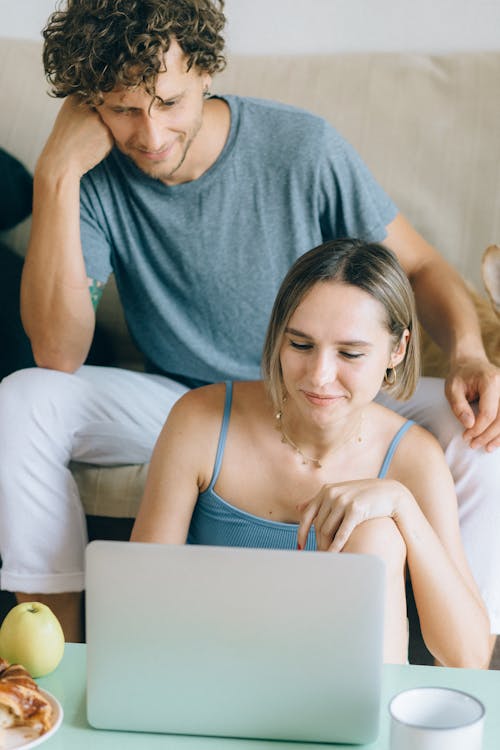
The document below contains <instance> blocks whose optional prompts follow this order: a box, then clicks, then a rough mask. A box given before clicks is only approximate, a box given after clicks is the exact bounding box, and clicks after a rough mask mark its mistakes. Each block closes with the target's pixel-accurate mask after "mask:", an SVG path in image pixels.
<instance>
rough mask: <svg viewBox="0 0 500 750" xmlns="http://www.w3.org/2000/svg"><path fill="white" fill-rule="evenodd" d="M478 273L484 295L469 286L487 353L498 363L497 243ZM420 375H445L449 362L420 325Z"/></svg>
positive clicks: (499, 300) (499, 249) (499, 296)
mask: <svg viewBox="0 0 500 750" xmlns="http://www.w3.org/2000/svg"><path fill="white" fill-rule="evenodd" d="M481 276H482V279H483V284H484V287H485V289H486V293H487V295H488V296H487V297H482V296H480V295H479V294H478V293H477V292H476V291H475V290H474V289H472V288H471V287H469V291H470V294H471V297H472V299H473V301H474V306H475V308H476V312H477V315H478V318H479V323H480V326H481V334H482V337H483V343H484V348H485V349H486V354H487V355H488V358H489V360H490V361H491V362H493V364H495V365H497V366H498V367H500V247H498V246H497V245H490V247H488V248H487V249H486V250H485V252H484V254H483V258H482V261H481ZM420 332H421V347H422V375H431V376H433V377H437V378H445V377H446V376H447V374H448V368H449V363H448V360H447V357H446V355H445V354H444V352H442V351H441V349H440V348H439V347H438V346H437V345H436V344H435V343H434V342H433V341H432V340H431V338H430V337H429V335H428V334H427V333H426V332H425V331H424V330H423V329H421V331H420Z"/></svg>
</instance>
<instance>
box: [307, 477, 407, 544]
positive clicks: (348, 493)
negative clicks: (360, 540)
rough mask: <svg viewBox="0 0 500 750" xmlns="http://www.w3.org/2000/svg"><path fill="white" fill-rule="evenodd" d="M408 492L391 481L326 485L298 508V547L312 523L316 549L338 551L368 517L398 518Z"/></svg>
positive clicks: (358, 480)
mask: <svg viewBox="0 0 500 750" xmlns="http://www.w3.org/2000/svg"><path fill="white" fill-rule="evenodd" d="M408 496H410V492H409V490H407V488H406V487H404V485H402V484H401V483H400V482H396V481H395V480H392V479H357V480H355V481H352V482H339V483H338V484H325V485H324V486H323V487H322V488H321V490H320V491H319V492H318V494H317V495H315V496H314V497H313V498H312V500H308V501H307V502H304V503H301V504H300V505H298V506H297V507H298V510H299V511H300V512H301V513H302V518H301V521H300V524H299V530H298V534H297V546H298V548H299V549H304V547H305V544H306V541H307V535H308V534H309V530H310V528H311V526H312V525H313V524H314V529H315V532H316V543H317V549H318V550H322V551H330V552H341V551H342V549H343V548H344V546H345V545H346V543H347V541H348V539H349V537H350V535H351V533H352V532H353V530H354V529H355V528H356V526H359V524H361V523H363V521H368V520H369V519H371V518H383V517H389V518H394V519H396V518H397V515H398V513H399V512H400V509H401V505H402V503H403V502H404V501H405V500H406V499H407V498H408Z"/></svg>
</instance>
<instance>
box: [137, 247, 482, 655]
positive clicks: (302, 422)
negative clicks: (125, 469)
mask: <svg viewBox="0 0 500 750" xmlns="http://www.w3.org/2000/svg"><path fill="white" fill-rule="evenodd" d="M418 368H419V356H418V329H417V324H416V316H415V308H414V301H413V296H412V292H411V288H410V285H409V282H408V280H407V278H406V276H405V274H404V272H403V271H402V269H401V268H400V266H399V264H398V262H397V260H396V258H395V256H394V255H393V254H392V253H391V252H390V251H389V250H387V249H385V248H384V247H382V246H380V245H376V244H367V243H364V242H362V241H359V240H340V241H334V242H328V243H326V244H324V245H321V246H320V247H318V248H315V249H314V250H311V251H310V252H308V253H306V254H305V255H304V256H302V257H301V258H299V260H298V261H297V262H296V263H295V264H294V265H293V266H292V268H291V269H290V271H289V273H288V274H287V276H286V278H285V279H284V281H283V283H282V285H281V288H280V290H279V292H278V296H277V298H276V301H275V304H274V308H273V311H272V314H271V320H270V324H269V328H268V332H267V337H266V342H265V346H264V354H263V373H264V382H262V381H258V382H244V383H243V382H241V383H240V382H238V383H234V384H231V383H228V384H217V385H210V386H206V387H203V388H200V389H198V390H195V391H191V392H189V393H187V394H186V395H184V396H183V397H182V398H181V399H180V400H179V402H178V403H177V404H176V405H175V406H174V408H173V409H172V411H171V413H170V415H169V417H168V420H167V422H166V424H165V426H164V428H163V431H162V433H161V435H160V438H159V440H158V443H157V446H156V448H155V451H154V454H153V459H152V462H151V468H150V472H149V476H148V480H147V484H146V488H145V494H144V497H143V500H142V504H141V507H140V510H139V513H138V516H137V520H136V523H135V526H134V529H133V532H132V540H133V541H150V542H164V543H169V544H183V543H184V542H186V540H188V541H189V542H191V543H197V544H218V545H234V546H251V547H274V548H288V549H290V548H295V549H298V550H302V549H316V548H317V549H318V550H321V551H327V550H328V551H331V552H358V553H372V554H376V555H379V556H380V557H382V558H383V559H384V561H385V563H386V569H387V594H386V603H385V606H386V628H385V639H384V657H385V660H386V661H390V662H405V661H406V659H407V647H408V644H407V620H406V600H405V585H404V575H405V567H406V564H408V568H409V571H410V575H411V580H412V585H413V591H414V595H415V601H416V604H417V609H418V613H419V617H420V624H421V629H422V634H423V637H424V640H425V642H426V645H427V647H428V649H429V650H430V651H431V653H432V654H433V655H434V657H435V658H436V660H438V661H439V662H440V663H442V664H445V665H448V666H462V667H486V666H487V660H488V655H489V647H488V639H489V622H488V616H487V614H486V610H485V608H484V605H483V603H482V601H481V597H480V595H479V592H478V590H477V588H476V585H475V583H474V580H473V578H472V576H471V573H470V571H469V568H468V565H467V562H466V559H465V555H464V551H463V548H462V544H461V540H460V533H459V526H458V518H457V509H456V498H455V494H454V487H453V481H452V479H451V476H450V474H449V471H448V468H447V466H446V463H445V460H444V457H443V454H442V452H441V449H440V447H439V445H438V444H437V442H436V441H435V439H434V438H433V437H432V436H431V435H430V434H429V433H427V432H426V431H425V430H423V429H422V428H420V427H418V426H417V425H415V424H413V423H411V422H406V421H405V420H404V419H403V418H402V417H400V416H399V415H397V414H395V413H394V412H392V411H390V410H388V409H386V408H384V407H382V406H380V405H379V404H376V403H375V402H374V399H375V397H376V395H377V393H378V391H379V389H380V387H383V388H386V389H387V390H388V391H389V392H390V393H391V394H392V395H394V396H395V397H398V398H409V396H411V394H412V393H413V390H414V388H415V385H416V381H417V378H418ZM298 605H300V602H299V603H298Z"/></svg>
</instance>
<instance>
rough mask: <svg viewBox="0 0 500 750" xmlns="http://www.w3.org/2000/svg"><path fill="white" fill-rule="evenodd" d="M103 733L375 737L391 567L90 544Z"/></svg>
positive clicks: (91, 622)
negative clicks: (386, 587) (387, 576)
mask: <svg viewBox="0 0 500 750" xmlns="http://www.w3.org/2000/svg"><path fill="white" fill-rule="evenodd" d="M86 558H87V560H86V563H87V565H86V567H87V572H86V575H87V579H86V587H87V593H86V625H87V654H88V677H87V715H88V720H89V722H90V724H91V725H92V726H94V727H97V728H99V729H121V730H130V731H147V732H166V733H173V734H190V735H207V736H219V737H241V738H258V739H273V740H296V741H302V742H348V743H364V742H370V741H372V740H374V739H375V738H376V736H377V733H378V722H379V712H380V685H381V669H382V642H383V603H384V578H385V571H384V565H383V563H382V561H381V560H379V559H378V558H376V557H372V556H368V555H349V554H340V555H339V554H332V553H327V552H324V553H321V552H304V551H303V552H295V551H293V552H290V551H281V550H256V549H239V548H229V547H205V546H190V545H183V546H173V545H160V544H139V543H129V542H102V541H97V542H92V543H91V544H89V546H88V548H87V555H86Z"/></svg>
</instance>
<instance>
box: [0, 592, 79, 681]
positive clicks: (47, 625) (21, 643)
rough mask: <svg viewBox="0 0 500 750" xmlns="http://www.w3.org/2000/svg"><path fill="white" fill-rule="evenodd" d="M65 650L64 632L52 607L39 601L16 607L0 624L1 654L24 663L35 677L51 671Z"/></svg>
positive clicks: (8, 658)
mask: <svg viewBox="0 0 500 750" xmlns="http://www.w3.org/2000/svg"><path fill="white" fill-rule="evenodd" d="M63 653H64V634H63V631H62V628H61V624H60V622H59V620H58V619H57V617H56V616H55V614H54V613H53V612H52V610H51V609H50V608H49V607H47V605H45V604H40V602H23V603H22V604H18V605H17V606H15V607H13V608H12V609H11V610H10V612H9V613H8V614H7V616H6V618H5V620H4V621H3V623H2V627H0V656H1V657H2V658H4V659H6V660H7V661H9V662H10V663H11V664H22V665H23V667H25V669H27V670H28V672H29V673H30V675H31V676H32V677H43V675H46V674H49V672H52V671H53V670H54V669H55V668H56V667H57V665H58V664H59V662H60V661H61V659H62V656H63Z"/></svg>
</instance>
